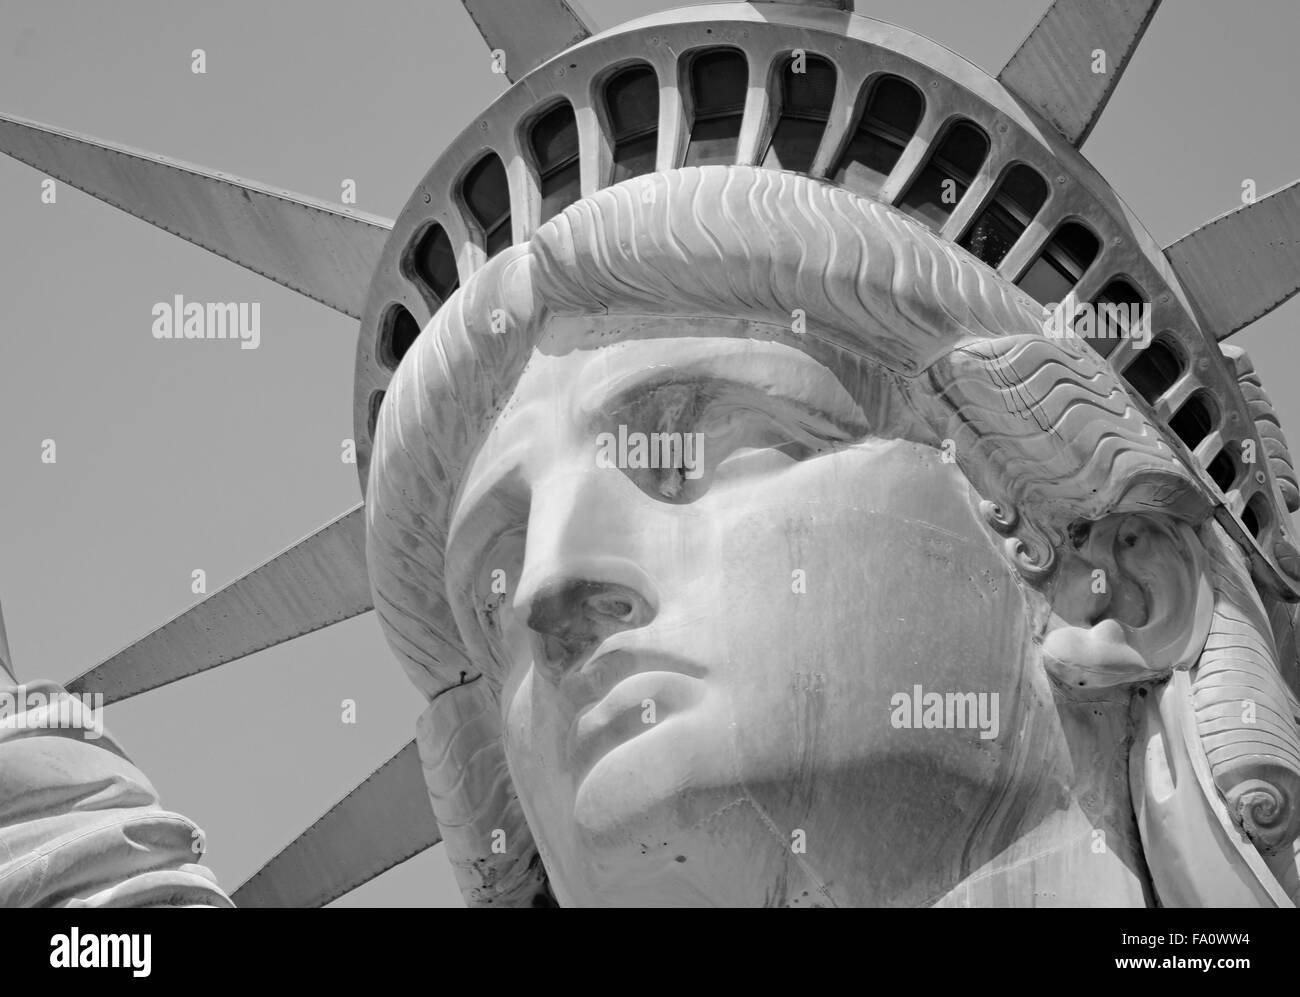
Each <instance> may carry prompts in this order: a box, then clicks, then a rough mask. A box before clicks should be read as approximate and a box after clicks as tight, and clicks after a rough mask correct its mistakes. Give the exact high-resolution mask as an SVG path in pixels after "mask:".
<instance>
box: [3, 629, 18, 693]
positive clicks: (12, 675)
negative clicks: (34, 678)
mask: <svg viewBox="0 0 1300 997" xmlns="http://www.w3.org/2000/svg"><path fill="white" fill-rule="evenodd" d="M13 660H14V659H13V656H12V655H10V653H9V636H8V635H7V634H6V633H5V618H4V613H3V612H0V683H3V682H4V680H5V679H6V678H8V679H9V681H11V682H14V681H17V673H16V672H15V671H14V666H13V664H12V662H13Z"/></svg>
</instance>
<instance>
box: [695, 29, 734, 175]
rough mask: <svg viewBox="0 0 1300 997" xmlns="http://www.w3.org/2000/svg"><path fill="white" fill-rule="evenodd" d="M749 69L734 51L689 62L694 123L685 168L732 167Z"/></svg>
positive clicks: (716, 51)
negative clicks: (726, 165) (723, 165)
mask: <svg viewBox="0 0 1300 997" xmlns="http://www.w3.org/2000/svg"><path fill="white" fill-rule="evenodd" d="M748 90H749V65H748V64H747V63H746V62H745V57H744V55H743V54H741V53H740V52H738V51H737V50H736V49H716V50H714V51H712V52H706V53H704V54H703V55H700V56H697V57H696V58H695V59H694V60H692V62H691V105H692V111H693V114H694V120H693V122H692V125H691V139H690V144H689V145H687V147H686V165H687V166H707V165H708V164H710V163H734V162H735V161H736V149H737V146H738V145H739V142H740V122H741V120H742V119H743V118H744V116H745V94H746V93H747V92H748Z"/></svg>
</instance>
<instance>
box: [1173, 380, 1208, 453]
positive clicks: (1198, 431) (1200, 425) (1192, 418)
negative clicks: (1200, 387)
mask: <svg viewBox="0 0 1300 997" xmlns="http://www.w3.org/2000/svg"><path fill="white" fill-rule="evenodd" d="M1214 417H1215V405H1214V402H1213V401H1212V400H1211V399H1210V396H1209V394H1208V393H1207V392H1205V391H1197V392H1196V393H1195V394H1193V395H1192V397H1191V398H1189V399H1187V401H1185V402H1183V404H1182V407H1181V408H1180V409H1179V410H1178V411H1177V412H1175V413H1174V415H1173V418H1171V419H1170V420H1169V428H1170V429H1172V430H1173V431H1174V432H1175V433H1177V434H1178V438H1179V439H1180V440H1182V441H1183V442H1184V443H1185V444H1187V449H1188V450H1195V449H1196V448H1197V447H1198V446H1199V445H1200V442H1201V441H1202V440H1203V439H1205V438H1206V437H1207V436H1209V435H1210V432H1211V431H1212V430H1213V429H1214Z"/></svg>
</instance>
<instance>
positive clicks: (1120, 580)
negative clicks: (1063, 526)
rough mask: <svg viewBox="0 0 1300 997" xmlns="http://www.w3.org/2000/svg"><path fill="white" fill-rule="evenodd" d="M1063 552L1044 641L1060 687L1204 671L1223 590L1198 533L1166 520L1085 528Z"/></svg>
mask: <svg viewBox="0 0 1300 997" xmlns="http://www.w3.org/2000/svg"><path fill="white" fill-rule="evenodd" d="M1058 553H1059V555H1060V556H1059V567H1058V569H1057V572H1056V573H1055V575H1054V578H1053V581H1052V582H1051V584H1050V587H1049V599H1050V601H1051V609H1052V616H1051V621H1050V623H1049V624H1048V630H1047V634H1046V636H1045V638H1044V640H1043V662H1044V664H1045V665H1046V667H1047V669H1048V671H1049V672H1050V673H1051V674H1052V675H1053V676H1054V677H1055V678H1056V679H1057V680H1058V681H1060V682H1061V683H1063V684H1065V685H1068V686H1071V687H1073V688H1080V687H1084V688H1103V687H1107V686H1114V685H1122V684H1125V683H1129V682H1143V681H1148V680H1151V679H1156V678H1160V677H1163V676H1166V675H1168V674H1169V673H1170V671H1172V670H1173V669H1174V668H1178V667H1187V666H1189V665H1191V664H1194V663H1195V661H1196V659H1197V657H1198V655H1199V654H1200V652H1201V649H1202V648H1203V647H1204V646H1205V639H1206V636H1207V634H1208V633H1209V628H1210V622H1211V619H1212V618H1213V613H1214V589H1213V585H1212V583H1211V579H1210V573H1209V570H1208V564H1207V561H1206V556H1205V550H1204V548H1203V546H1202V545H1201V541H1200V539H1199V538H1198V537H1197V535H1196V532H1195V530H1194V529H1193V528H1192V527H1191V526H1189V525H1188V524H1187V523H1185V522H1182V521H1180V520H1176V519H1174V518H1173V517H1170V516H1167V515H1160V514H1137V513H1134V514H1121V515H1113V516H1107V517H1105V518H1103V519H1100V520H1098V521H1096V522H1091V523H1089V522H1083V521H1079V522H1076V523H1073V524H1071V526H1070V528H1069V530H1068V539H1067V542H1066V543H1065V544H1064V545H1063V549H1062V550H1061V551H1059V552H1058Z"/></svg>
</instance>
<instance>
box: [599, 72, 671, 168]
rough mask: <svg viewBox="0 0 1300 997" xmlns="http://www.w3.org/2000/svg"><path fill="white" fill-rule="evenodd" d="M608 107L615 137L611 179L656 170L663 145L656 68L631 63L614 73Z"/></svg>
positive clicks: (606, 89) (606, 88)
mask: <svg viewBox="0 0 1300 997" xmlns="http://www.w3.org/2000/svg"><path fill="white" fill-rule="evenodd" d="M605 111H606V114H607V116H608V117H609V124H610V128H611V130H612V131H613V141H614V177H613V180H612V181H611V182H613V183H619V182H620V181H623V180H627V179H629V178H630V177H636V176H640V175H641V174H643V173H653V172H654V168H655V155H656V153H657V151H658V147H659V81H658V79H657V78H656V77H655V73H654V70H653V69H651V68H650V67H649V66H646V65H637V66H630V67H629V68H627V69H624V70H620V71H619V72H618V73H616V74H615V75H614V76H612V77H610V80H609V82H608V83H607V84H605Z"/></svg>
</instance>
